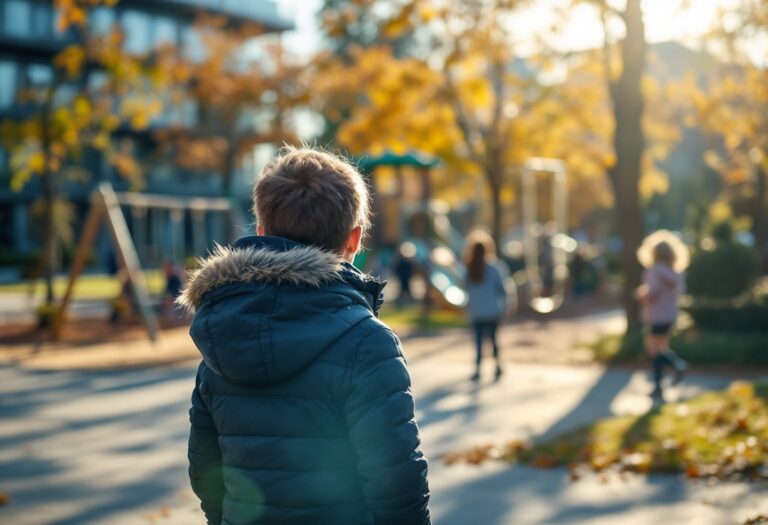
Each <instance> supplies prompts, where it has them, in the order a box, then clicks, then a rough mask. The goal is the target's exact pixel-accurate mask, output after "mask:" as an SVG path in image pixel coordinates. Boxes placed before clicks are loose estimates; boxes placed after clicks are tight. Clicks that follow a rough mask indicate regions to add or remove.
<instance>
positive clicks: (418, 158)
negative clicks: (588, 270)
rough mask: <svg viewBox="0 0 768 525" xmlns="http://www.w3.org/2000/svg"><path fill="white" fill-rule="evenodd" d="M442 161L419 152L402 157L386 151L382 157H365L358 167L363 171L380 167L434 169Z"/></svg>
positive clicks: (360, 160)
mask: <svg viewBox="0 0 768 525" xmlns="http://www.w3.org/2000/svg"><path fill="white" fill-rule="evenodd" d="M439 163H440V161H439V160H438V159H437V158H435V157H432V156H431V155H427V154H425V153H421V152H418V151H407V152H405V153H403V154H402V155H399V154H397V153H393V152H392V151H385V152H384V153H382V154H381V155H375V156H372V155H365V156H363V157H360V158H359V159H358V161H357V165H358V167H359V168H360V169H361V170H363V171H373V170H375V169H376V168H378V167H379V166H393V167H398V166H413V167H416V168H434V167H435V166H437V165H438V164H439Z"/></svg>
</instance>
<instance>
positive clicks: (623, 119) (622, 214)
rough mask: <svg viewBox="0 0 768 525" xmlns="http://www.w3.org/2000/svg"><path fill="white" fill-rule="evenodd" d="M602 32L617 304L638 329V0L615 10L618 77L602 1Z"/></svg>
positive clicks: (642, 45) (641, 38)
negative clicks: (619, 29) (617, 241)
mask: <svg viewBox="0 0 768 525" xmlns="http://www.w3.org/2000/svg"><path fill="white" fill-rule="evenodd" d="M600 9H601V14H602V20H603V28H604V33H605V51H604V53H605V56H604V59H605V68H606V82H607V83H608V91H609V94H610V99H611V101H612V104H613V117H614V126H615V127H614V132H613V146H614V152H615V162H614V163H613V165H612V166H611V167H610V168H609V169H608V176H609V180H610V182H611V186H612V188H613V194H614V198H615V203H614V207H615V209H616V211H617V213H616V214H615V218H616V226H617V230H618V232H619V235H620V236H621V240H622V247H621V266H622V273H623V275H624V285H623V289H622V303H623V305H624V311H625V313H626V318H627V329H628V330H632V329H635V328H637V327H639V323H640V316H639V308H638V304H637V302H636V301H635V298H634V295H633V294H634V290H635V288H637V287H638V286H639V285H640V282H641V267H640V263H639V262H638V260H637V255H636V252H637V248H638V247H639V246H640V243H641V242H642V239H643V235H644V226H643V213H642V209H641V207H640V193H639V191H640V190H639V187H640V176H641V174H642V168H643V153H644V150H645V134H644V132H643V111H644V109H645V99H644V97H643V93H642V87H641V86H642V80H643V73H644V71H645V65H646V48H647V44H646V41H645V26H644V23H643V14H642V10H641V7H640V0H627V4H626V7H625V8H624V10H623V11H614V14H615V15H616V16H618V17H619V18H620V19H621V20H622V21H623V22H624V28H625V36H624V38H623V39H622V40H621V41H620V42H619V54H620V64H621V66H620V67H621V70H620V73H619V75H618V78H614V77H613V73H612V69H611V66H612V62H613V57H612V48H611V43H610V41H609V38H610V37H609V34H610V32H609V30H608V20H607V18H608V16H609V14H610V13H611V9H610V8H609V6H608V5H607V3H602V5H601V6H600Z"/></svg>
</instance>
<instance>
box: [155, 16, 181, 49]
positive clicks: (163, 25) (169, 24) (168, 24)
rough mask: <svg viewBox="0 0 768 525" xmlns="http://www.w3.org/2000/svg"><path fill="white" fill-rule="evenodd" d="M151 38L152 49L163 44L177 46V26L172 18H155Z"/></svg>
mask: <svg viewBox="0 0 768 525" xmlns="http://www.w3.org/2000/svg"><path fill="white" fill-rule="evenodd" d="M153 37H154V38H153V43H154V47H158V46H161V45H164V44H171V45H174V46H175V45H178V43H179V25H178V24H177V23H176V20H174V19H173V18H169V17H167V16H158V17H156V18H155V24H154V35H153Z"/></svg>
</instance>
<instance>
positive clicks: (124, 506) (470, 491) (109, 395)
mask: <svg viewBox="0 0 768 525" xmlns="http://www.w3.org/2000/svg"><path fill="white" fill-rule="evenodd" d="M616 319H617V318H616V316H615V315H604V316H599V317H595V318H588V319H580V320H577V321H573V320H570V321H568V320H560V321H553V322H551V323H550V325H549V327H548V328H547V329H546V330H545V329H543V328H541V327H538V325H536V324H530V325H527V324H522V325H520V326H517V327H510V328H509V329H507V330H505V331H504V332H503V334H502V336H503V342H504V346H505V349H506V358H507V360H508V363H507V368H506V374H505V375H504V376H503V378H502V380H501V381H499V382H497V383H494V382H492V381H491V378H490V374H491V372H492V370H491V368H490V366H491V365H490V363H489V364H488V366H489V368H488V369H487V370H486V372H487V374H486V378H485V379H484V380H483V381H481V383H480V384H479V385H474V384H473V383H471V382H469V381H468V380H467V379H466V378H467V377H468V375H469V374H470V373H471V363H472V349H471V345H470V342H469V338H468V337H467V335H466V334H464V333H462V332H451V333H448V334H445V335H442V336H440V337H434V338H422V339H418V338H417V339H412V340H408V341H407V342H406V352H407V354H408V360H409V364H410V367H411V372H412V376H413V383H414V392H415V394H416V397H417V407H418V416H419V419H420V423H421V427H422V433H423V439H424V450H425V452H426V454H427V455H428V457H430V458H431V473H430V481H431V485H432V491H433V500H432V509H433V513H434V516H435V522H436V523H437V524H440V525H467V524H471V523H478V524H479V523H482V524H490V525H493V524H499V525H501V524H515V525H518V524H545V523H546V524H550V523H552V524H554V523H579V524H582V523H587V524H609V523H610V524H615V523H617V522H619V520H620V522H621V523H622V525H633V524H638V525H640V524H648V523H654V522H664V523H696V524H718V525H719V524H732V523H741V522H743V520H744V519H745V518H747V517H749V516H753V515H755V514H758V513H759V512H765V511H767V510H768V502H766V501H765V498H764V490H765V486H764V485H750V484H744V483H727V484H719V485H716V486H714V487H712V486H707V485H706V484H704V483H692V482H689V481H686V480H684V479H682V478H680V477H678V476H654V477H650V478H645V477H635V476H633V477H629V478H627V479H626V480H622V479H620V478H618V477H616V478H615V479H614V478H611V479H608V480H604V479H602V478H601V477H599V476H588V477H586V478H584V479H582V480H580V481H578V482H570V481H569V480H568V475H567V473H566V472H564V471H562V470H548V471H546V470H537V469H530V468H524V467H509V466H506V465H503V464H496V463H487V464H485V465H482V466H479V467H475V466H466V465H458V466H451V467H449V466H446V465H444V464H442V463H441V461H440V459H439V458H440V456H441V455H442V454H443V453H444V452H447V451H453V450H457V449H460V448H463V447H465V446H471V445H476V444H483V443H488V442H503V441H505V440H508V439H513V438H520V437H529V436H540V435H548V434H549V435H553V434H556V433H559V432H561V431H563V430H565V429H568V428H573V427H574V426H578V425H580V424H583V423H586V422H589V421H592V420H594V419H595V418H596V417H601V416H606V415H610V414H624V413H642V412H644V411H645V410H647V409H648V408H649V400H648V398H647V395H646V394H647V392H648V391H649V389H650V385H649V384H648V382H647V379H646V377H645V374H644V373H641V372H633V371H629V370H627V371H624V370H606V369H604V368H602V367H598V366H593V365H580V366H574V365H566V364H559V363H561V362H562V363H565V362H567V360H563V361H560V360H559V359H555V360H554V361H555V362H551V361H552V360H550V362H548V363H541V362H536V361H539V360H537V359H535V357H537V356H545V355H549V356H550V357H551V356H553V355H554V356H559V355H566V354H567V350H566V347H567V346H568V345H570V343H571V342H572V340H574V339H579V338H581V337H582V336H583V335H585V334H594V333H596V332H598V331H600V330H602V329H607V328H610V327H611V326H610V325H611V323H617V322H620V321H617V320H616ZM537 352H538V354H537ZM521 356H523V357H524V356H527V358H525V359H523V358H522V357H521ZM517 357H521V359H520V360H519V361H516V362H513V358H517ZM523 361H525V362H523ZM540 361H545V359H540ZM193 375H194V370H193V367H192V365H191V364H189V363H184V364H182V365H177V366H174V367H163V368H159V367H156V368H151V369H146V370H131V371H74V370H69V371H67V370H64V371H61V370H59V371H46V370H39V369H38V370H35V369H29V368H24V367H21V366H19V365H5V366H2V367H0V492H4V493H7V494H8V495H9V496H10V498H11V503H10V504H9V505H7V506H5V507H0V522H2V523H14V524H16V525H25V524H30V525H32V524H35V525H37V524H53V523H56V524H73V525H74V524H77V525H82V524H89V523H99V524H102V523H104V524H110V525H111V524H115V525H123V524H125V525H132V524H147V523H160V524H162V523H169V524H177V525H180V524H197V523H201V520H202V516H201V514H200V512H199V511H198V510H197V502H196V501H195V499H194V496H193V495H192V494H191V492H190V490H189V489H188V482H187V479H186V457H185V455H186V449H185V445H186V435H187V415H186V411H187V407H188V399H189V394H190V390H191V385H192V381H193ZM729 381H730V379H729V378H724V377H717V376H708V375H696V374H693V375H692V377H690V380H689V381H687V382H686V383H685V384H684V385H683V386H682V387H681V388H679V389H676V390H674V391H671V394H672V396H673V397H679V398H685V397H688V396H692V395H695V394H697V393H698V392H701V391H702V390H704V389H709V388H720V387H723V386H725V385H726V384H727V383H728V382H729ZM619 516H620V517H619Z"/></svg>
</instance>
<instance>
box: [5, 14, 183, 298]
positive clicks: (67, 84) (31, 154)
mask: <svg viewBox="0 0 768 525" xmlns="http://www.w3.org/2000/svg"><path fill="white" fill-rule="evenodd" d="M115 3H116V1H115V0H57V1H56V2H55V7H56V9H57V13H58V18H57V22H56V23H57V29H58V31H61V32H70V33H71V34H72V35H73V36H74V37H75V38H74V43H72V44H71V45H68V46H67V47H65V48H64V49H63V50H62V51H60V52H59V53H57V54H56V55H55V56H54V57H53V59H52V61H51V63H50V67H51V71H52V75H51V78H50V79H47V81H45V82H43V83H41V84H40V85H28V86H27V87H26V88H25V89H23V90H22V91H21V93H20V94H19V97H18V98H19V104H18V106H19V108H20V110H21V113H22V115H23V116H22V117H21V118H7V119H4V120H3V121H2V122H0V129H2V138H3V142H4V144H5V146H6V148H7V149H8V150H9V151H10V152H11V171H12V178H11V187H12V188H13V189H15V190H20V189H21V188H22V187H23V186H24V185H25V184H26V183H27V182H28V181H29V180H30V179H31V178H32V177H33V176H37V177H40V179H41V180H42V198H41V203H40V206H39V207H40V208H41V209H42V214H41V215H42V240H43V250H42V259H41V269H42V272H43V274H44V276H45V283H46V304H47V305H48V306H51V305H52V303H53V300H54V294H53V273H54V270H55V268H56V266H57V252H58V247H59V245H60V244H61V242H62V241H69V240H71V225H70V224H69V222H70V220H69V219H70V217H71V216H72V212H71V209H70V206H69V203H68V202H67V201H66V200H65V199H63V198H62V196H61V190H62V185H63V183H64V182H65V181H66V180H68V179H70V178H72V177H82V176H84V175H85V176H87V173H85V172H84V170H83V168H82V166H81V160H82V158H83V155H84V154H86V153H87V152H89V151H96V152H100V153H101V154H102V155H103V156H104V157H105V158H106V159H107V160H108V161H109V162H110V163H111V164H112V165H113V166H114V167H115V168H116V169H117V171H118V173H120V174H121V175H123V176H125V177H126V178H129V179H131V180H132V181H134V183H135V184H138V183H139V180H140V175H141V173H140V170H139V166H138V165H137V164H136V162H135V161H134V159H133V157H132V155H131V154H130V151H129V150H126V149H125V148H124V147H123V144H122V143H121V142H120V141H116V140H115V139H114V135H113V133H114V132H115V131H116V130H117V129H118V128H120V127H121V126H125V127H130V128H144V127H146V125H147V124H148V123H149V120H150V119H151V118H152V116H153V115H155V114H157V113H158V112H159V110H160V108H161V102H160V101H159V99H158V97H157V96H155V95H153V91H154V90H155V89H156V86H157V85H158V84H162V83H164V82H166V81H167V79H168V77H169V74H170V73H169V72H168V71H166V70H164V69H162V68H160V67H158V66H157V64H156V63H152V62H150V61H147V60H146V57H136V56H129V55H127V54H125V53H124V52H123V49H122V34H121V33H120V31H119V30H118V29H116V28H114V29H113V30H112V31H110V32H109V33H108V34H106V35H101V36H97V35H94V34H91V33H90V31H89V28H88V24H87V20H88V12H89V9H91V8H93V7H96V6H97V5H99V4H105V5H114V4H115ZM95 72H99V73H100V75H102V76H101V77H100V81H98V82H91V81H89V79H92V78H93V77H92V75H93V74H94V73H95Z"/></svg>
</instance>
